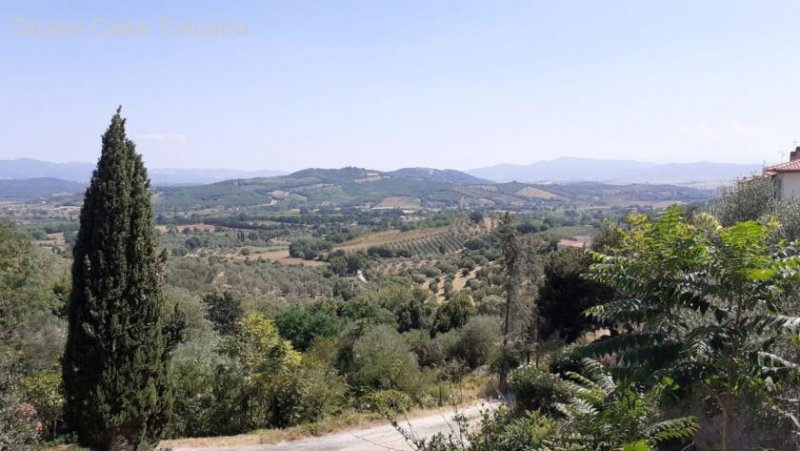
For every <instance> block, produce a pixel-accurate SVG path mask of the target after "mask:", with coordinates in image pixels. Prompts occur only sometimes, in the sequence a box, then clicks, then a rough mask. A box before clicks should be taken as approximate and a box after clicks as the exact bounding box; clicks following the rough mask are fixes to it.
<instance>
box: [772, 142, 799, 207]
mask: <svg viewBox="0 0 800 451" xmlns="http://www.w3.org/2000/svg"><path fill="white" fill-rule="evenodd" d="M764 173H765V174H766V175H769V176H771V177H772V178H773V179H774V180H775V182H776V189H777V192H778V196H779V197H780V198H781V199H797V198H800V146H798V147H797V148H795V150H794V151H793V152H792V153H791V154H789V161H788V162H786V163H781V164H776V165H774V166H769V167H768V168H766V169H765V170H764Z"/></svg>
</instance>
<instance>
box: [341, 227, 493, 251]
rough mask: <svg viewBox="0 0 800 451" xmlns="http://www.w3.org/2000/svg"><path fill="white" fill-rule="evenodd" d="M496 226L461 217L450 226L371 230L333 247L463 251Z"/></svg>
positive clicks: (345, 248) (343, 248)
mask: <svg viewBox="0 0 800 451" xmlns="http://www.w3.org/2000/svg"><path fill="white" fill-rule="evenodd" d="M494 226H495V224H494V222H492V221H491V220H484V221H483V222H481V223H480V224H474V223H471V222H470V221H467V220H463V219H462V220H459V221H456V222H455V223H453V224H451V225H449V226H442V227H432V228H423V229H414V230H406V231H403V230H385V231H381V232H375V233H370V234H367V235H364V236H361V237H358V238H356V239H354V240H351V241H347V242H345V243H342V244H339V245H337V246H335V247H334V250H344V251H357V250H367V249H369V248H371V247H388V248H389V249H391V250H393V251H396V252H397V251H407V252H409V253H410V254H411V255H414V256H422V255H431V254H446V253H450V252H455V251H458V250H461V249H462V248H463V247H464V243H465V242H466V241H467V240H469V239H471V238H475V237H479V236H481V235H485V234H486V233H489V232H490V231H491V230H492V229H493V227H494Z"/></svg>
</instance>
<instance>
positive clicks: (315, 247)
mask: <svg viewBox="0 0 800 451" xmlns="http://www.w3.org/2000/svg"><path fill="white" fill-rule="evenodd" d="M331 247H332V243H330V242H328V241H325V240H298V241H295V242H293V243H292V244H290V245H289V255H290V256H292V257H294V258H302V259H305V260H314V259H315V258H317V257H319V255H320V254H321V253H323V252H326V251H329V250H330V249H331Z"/></svg>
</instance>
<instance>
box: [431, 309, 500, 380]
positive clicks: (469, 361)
mask: <svg viewBox="0 0 800 451" xmlns="http://www.w3.org/2000/svg"><path fill="white" fill-rule="evenodd" d="M447 335H450V336H452V342H451V344H450V345H449V347H448V351H447V352H448V355H449V357H450V358H452V359H455V360H458V361H460V362H463V363H464V364H465V365H466V366H467V367H468V368H471V369H474V368H478V367H479V366H482V365H486V364H488V363H489V362H491V361H492V359H493V358H494V356H495V354H496V353H497V352H498V348H499V345H500V340H501V336H500V324H499V321H498V319H497V318H496V317H491V316H476V317H474V318H472V319H470V320H469V321H468V322H467V324H465V325H464V327H462V328H461V329H456V330H453V331H451V332H448V333H447V334H444V335H443V336H447ZM438 338H439V337H437V340H438Z"/></svg>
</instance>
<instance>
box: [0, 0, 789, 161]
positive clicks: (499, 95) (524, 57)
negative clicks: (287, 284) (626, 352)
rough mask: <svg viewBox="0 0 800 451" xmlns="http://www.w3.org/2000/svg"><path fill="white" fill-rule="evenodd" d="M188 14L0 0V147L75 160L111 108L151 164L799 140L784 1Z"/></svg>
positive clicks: (647, 149)
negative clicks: (0, 128)
mask: <svg viewBox="0 0 800 451" xmlns="http://www.w3.org/2000/svg"><path fill="white" fill-rule="evenodd" d="M192 5H196V6H193V7H192V8H191V11H192V12H191V13H187V12H185V8H186V6H188V3H187V2H180V1H176V2H170V3H168V4H161V3H158V2H151V1H146V2H139V3H137V4H136V5H119V4H109V3H107V2H104V3H100V2H90V1H81V2H70V3H69V4H63V3H59V2H25V3H23V2H18V3H17V4H7V5H4V6H5V7H4V9H3V11H2V12H0V27H2V29H0V36H2V40H3V43H4V45H3V46H0V58H2V59H3V60H4V61H7V62H9V63H7V65H6V70H5V71H3V75H2V80H3V83H2V84H1V85H0V96H2V98H3V99H4V106H5V108H3V109H2V112H0V120H2V121H3V124H4V136H3V138H2V139H0V159H14V158H23V157H27V158H35V159H39V160H44V161H54V162H66V161H80V162H94V161H96V158H97V155H98V154H99V149H100V140H99V133H100V132H101V131H102V130H104V129H105V127H106V126H107V125H108V124H107V122H108V117H109V115H110V114H111V113H112V112H113V110H114V109H115V108H116V107H117V105H119V104H122V106H123V114H124V115H125V116H126V117H128V131H129V135H130V136H131V137H132V138H133V139H134V140H135V141H136V143H137V146H138V149H139V151H140V152H142V154H143V155H144V157H145V160H146V162H147V163H148V165H150V166H151V167H153V168H225V169H238V170H251V169H278V170H285V171H294V170H298V169H303V168H306V167H326V168H331V167H342V166H359V167H366V168H370V169H378V170H391V169H397V168H401V167H417V166H425V167H434V168H448V169H458V170H469V169H475V168H480V167H486V166H492V165H496V164H500V163H510V164H530V163H534V162H537V161H542V160H551V159H554V158H558V157H561V156H578V157H587V158H603V159H626V160H636V161H644V162H654V163H669V162H679V163H680V162H695V161H713V162H725V163H750V164H758V163H761V162H768V163H774V162H778V161H781V160H782V159H785V158H786V155H787V154H788V152H789V151H790V150H791V149H792V148H793V144H792V142H793V140H794V139H795V138H798V137H800V130H798V127H797V124H798V123H800V112H798V109H797V105H798V104H800V90H797V89H796V88H795V85H796V80H795V79H796V74H797V73H798V68H800V67H799V66H800V63H798V61H800V58H798V56H799V55H798V48H797V43H798V42H800V28H798V27H797V26H796V23H795V22H796V17H800V4H781V5H779V6H776V7H773V8H764V7H763V5H759V4H752V3H749V2H717V1H713V2H703V4H696V3H695V2H686V1H679V2H670V3H668V4H667V3H664V4H654V3H649V2H648V3H647V4H645V3H643V2H613V3H606V4H603V5H600V4H593V3H591V2H563V3H561V2H559V3H558V4H544V3H539V2H536V3H531V2H503V3H501V4H495V5H491V6H488V5H486V4H485V3H484V4H480V3H475V2H437V3H435V4H431V3H425V2H404V3H398V4H388V3H363V2H343V3H338V4H337V5H333V4H327V5H325V4H318V5H314V6H313V7H310V6H308V5H299V4H289V3H278V2H260V1H244V2H237V3H235V4H232V3H223V2H209V3H205V4H202V5H197V4H196V3H192ZM41 11H48V12H46V13H44V12H41ZM686 11H691V12H692V13H691V14H687V13H686ZM709 23H713V24H714V27H709V26H708V24H709ZM214 26H217V27H218V29H221V30H222V32H221V33H219V34H221V35H214V36H209V35H208V34H210V33H209V30H211V29H212V27H214Z"/></svg>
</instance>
